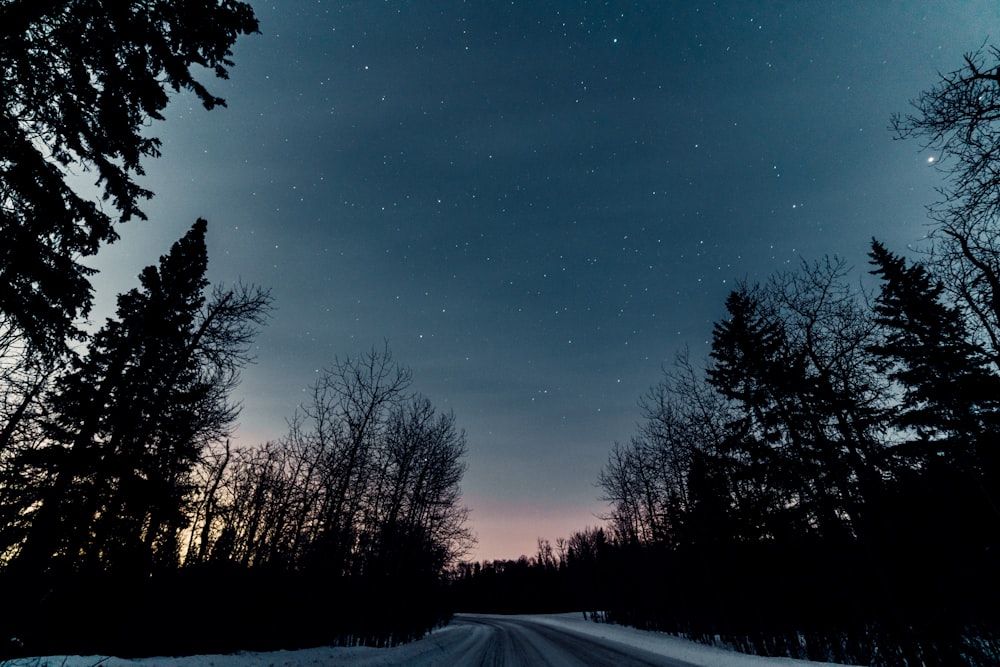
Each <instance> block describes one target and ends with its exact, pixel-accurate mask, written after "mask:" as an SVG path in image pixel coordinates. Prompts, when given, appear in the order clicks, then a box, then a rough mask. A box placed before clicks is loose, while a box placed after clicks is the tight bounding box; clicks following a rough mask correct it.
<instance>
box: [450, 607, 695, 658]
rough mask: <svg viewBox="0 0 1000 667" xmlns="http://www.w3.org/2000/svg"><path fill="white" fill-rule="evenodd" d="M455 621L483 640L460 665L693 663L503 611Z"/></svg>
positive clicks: (457, 618)
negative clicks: (499, 614)
mask: <svg viewBox="0 0 1000 667" xmlns="http://www.w3.org/2000/svg"><path fill="white" fill-rule="evenodd" d="M453 625H455V626H457V627H461V626H463V625H465V626H471V629H472V630H473V634H474V635H478V641H477V642H476V643H475V644H473V645H472V646H470V647H469V648H468V651H467V652H466V653H464V654H463V655H460V656H458V655H456V656H455V658H456V661H455V663H453V664H456V665H483V666H484V667H487V666H488V667H522V666H528V665H553V666H556V665H558V666H565V667H596V666H598V665H607V666H608V667H613V666H621V667H638V666H640V665H656V666H658V667H692V665H693V663H690V662H683V661H681V660H677V659H674V658H668V657H664V656H660V655H656V654H654V653H650V652H648V651H645V650H642V649H640V648H635V647H633V646H628V645H626V644H621V643H618V642H612V641H608V640H606V639H601V638H598V637H588V636H586V635H582V634H577V633H575V632H571V631H569V630H567V629H565V628H561V627H558V626H552V625H549V624H547V623H543V622H540V621H539V620H537V619H533V618H530V617H529V618H523V617H522V618H518V617H504V616H462V615H460V616H456V617H455V620H454V622H453Z"/></svg>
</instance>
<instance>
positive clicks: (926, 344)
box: [870, 240, 1000, 514]
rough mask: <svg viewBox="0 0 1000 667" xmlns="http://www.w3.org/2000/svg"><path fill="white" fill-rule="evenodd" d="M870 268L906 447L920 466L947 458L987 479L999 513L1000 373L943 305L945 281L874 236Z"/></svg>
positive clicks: (880, 348) (881, 347)
mask: <svg viewBox="0 0 1000 667" xmlns="http://www.w3.org/2000/svg"><path fill="white" fill-rule="evenodd" d="M871 248H872V249H871V253H870V257H871V263H872V265H873V267H874V268H873V269H872V271H871V272H872V273H873V274H874V275H876V276H879V278H881V292H880V294H879V296H878V298H877V300H876V302H875V313H876V315H877V321H878V323H879V324H880V325H881V326H882V327H883V330H884V335H883V337H882V340H881V341H879V342H878V343H877V344H875V345H872V346H871V348H870V349H871V350H872V352H874V354H876V355H877V356H878V357H879V358H880V359H881V360H882V361H883V371H884V372H886V373H888V375H889V377H890V378H892V379H893V380H895V381H896V382H898V383H899V385H900V387H901V389H902V399H901V405H900V409H899V410H898V412H897V413H896V415H895V417H894V418H893V423H894V424H895V425H896V426H898V427H900V428H902V429H906V430H909V431H912V432H915V435H916V441H915V442H913V443H911V444H910V446H908V447H907V448H906V449H907V452H908V454H909V456H910V457H912V459H913V461H914V462H915V463H916V464H917V465H926V464H927V463H928V462H930V461H931V460H933V459H935V458H940V457H943V458H944V459H945V460H947V462H948V464H949V465H953V466H955V467H956V468H957V469H958V470H962V471H964V472H966V473H972V474H973V475H974V476H975V477H977V478H983V479H984V481H981V482H980V484H981V485H982V489H983V493H984V496H985V498H986V499H987V501H988V502H989V504H990V506H991V507H992V508H993V511H994V512H996V513H998V514H1000V509H998V505H997V500H996V498H994V492H995V489H996V483H997V482H998V481H1000V467H998V465H997V463H998V457H997V455H996V453H995V452H994V450H995V443H996V439H997V436H998V435H1000V376H998V375H997V373H996V372H995V370H994V368H993V366H992V364H991V362H990V359H989V356H988V354H987V352H986V351H985V350H984V349H983V348H982V347H981V346H980V345H979V344H977V343H976V342H975V341H974V339H973V337H972V336H971V335H970V333H969V331H968V328H967V326H966V320H964V319H963V317H962V315H961V312H960V310H959V309H958V308H957V307H955V306H950V305H947V304H946V303H944V300H943V299H944V293H945V287H944V285H943V284H942V283H941V282H940V281H937V280H935V279H934V278H933V277H932V276H931V274H930V273H929V272H928V271H927V269H926V268H925V267H924V266H923V265H921V264H919V263H917V264H910V265H907V263H906V260H904V259H903V258H902V257H900V256H898V255H896V254H894V253H892V252H890V251H888V250H887V249H886V248H885V246H884V245H882V244H881V243H879V242H878V241H874V240H873V241H872V246H871Z"/></svg>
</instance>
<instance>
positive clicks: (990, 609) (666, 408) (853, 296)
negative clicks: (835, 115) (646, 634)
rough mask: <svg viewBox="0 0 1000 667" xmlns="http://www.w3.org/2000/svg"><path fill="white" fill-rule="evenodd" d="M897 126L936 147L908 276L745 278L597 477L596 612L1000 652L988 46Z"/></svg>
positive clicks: (898, 263) (762, 634) (797, 651)
mask: <svg viewBox="0 0 1000 667" xmlns="http://www.w3.org/2000/svg"><path fill="white" fill-rule="evenodd" d="M989 58H990V59H991V61H993V62H992V64H990V65H988V66H987V65H985V64H984V62H985V57H984V55H983V54H982V53H977V54H973V55H970V56H967V58H966V66H965V67H964V68H963V69H961V70H959V71H956V72H954V73H951V74H946V75H944V76H943V77H942V81H941V83H940V84H939V86H937V87H936V88H934V89H932V90H931V91H929V92H926V93H924V94H922V95H921V97H920V98H918V100H917V101H915V102H914V108H915V109H916V113H915V114H913V115H910V116H906V117H896V118H894V119H893V126H894V128H895V130H896V132H897V134H898V135H899V136H921V137H924V138H926V139H927V140H928V143H929V145H930V146H931V147H933V148H936V149H938V150H940V151H941V154H942V159H941V160H940V161H939V162H938V165H939V166H940V168H942V169H944V170H946V171H947V172H948V173H949V175H950V176H951V180H950V182H949V185H948V187H946V188H943V189H942V194H943V200H942V201H941V202H939V203H937V204H936V205H934V206H932V207H931V213H932V220H933V227H932V230H931V235H930V236H931V241H932V242H931V245H930V246H929V248H928V253H927V254H926V255H925V261H924V262H908V261H907V260H906V259H904V258H903V257H900V256H898V255H895V254H893V253H892V252H890V251H889V250H887V249H886V248H885V246H884V245H882V244H881V243H879V242H878V241H873V243H872V247H871V253H870V258H871V263H872V266H873V269H872V271H871V273H872V274H873V275H875V276H877V277H878V279H879V285H878V289H877V290H876V292H875V293H874V294H870V293H867V292H865V291H863V290H861V289H859V288H853V287H851V286H850V284H849V283H848V282H847V281H846V277H847V275H848V270H847V267H846V266H845V265H844V264H843V262H840V261H838V260H827V261H824V262H820V263H816V264H812V265H808V264H803V266H802V268H801V269H800V270H799V271H798V272H794V273H788V274H780V275H777V276H775V277H774V278H772V279H771V280H769V281H768V282H766V283H765V284H762V285H742V286H740V287H739V288H738V289H736V290H734V291H733V292H732V293H731V294H730V296H729V298H728V299H727V301H726V304H725V306H726V311H727V315H726V317H725V318H724V319H723V320H722V321H720V322H718V323H717V324H716V325H715V329H714V332H713V339H712V349H711V360H710V361H709V363H708V364H707V366H706V368H705V370H704V372H703V374H700V373H698V372H695V371H693V370H692V368H691V366H690V364H689V363H688V362H687V360H686V359H682V360H681V362H680V363H679V366H678V369H677V370H673V371H670V372H668V373H667V374H666V375H665V378H664V381H663V382H662V383H661V384H660V385H658V386H657V387H655V388H654V389H653V390H652V391H651V392H650V393H649V394H648V396H650V397H654V398H655V400H649V398H644V399H643V401H642V402H641V406H642V408H643V411H644V417H645V421H644V422H643V424H642V425H640V428H639V434H638V435H637V436H636V437H634V438H633V439H632V440H631V441H630V442H629V444H628V445H627V446H622V445H620V444H617V445H616V446H615V448H614V449H613V450H612V452H611V454H610V456H609V459H608V463H607V465H606V467H605V469H604V471H603V472H602V474H601V476H600V480H599V481H600V484H601V486H602V488H603V490H604V492H605V498H606V499H607V500H608V501H609V502H610V503H611V510H610V513H609V515H608V519H609V521H610V527H611V530H612V534H613V535H614V537H615V539H614V542H613V544H612V547H611V549H610V550H608V551H607V552H606V556H605V559H606V560H608V562H609V563H612V564H613V565H612V566H611V567H608V568H606V569H605V570H604V572H605V573H607V574H608V576H609V577H610V580H609V581H610V582H611V584H612V585H613V588H614V590H617V591H620V595H618V596H616V597H614V598H613V599H612V603H611V605H610V606H609V607H608V609H609V610H610V618H611V619H612V620H618V621H621V622H627V623H632V624H635V625H639V626H643V627H656V628H661V629H665V630H668V631H671V632H675V633H678V634H684V635H686V636H689V637H693V638H695V639H700V640H703V641H710V642H711V641H719V640H721V641H723V642H726V643H728V644H730V645H732V646H734V647H737V648H739V649H741V650H746V651H751V652H756V653H762V654H767V655H791V656H798V657H804V658H811V659H817V660H833V661H838V662H850V663H863V664H873V665H909V666H916V665H929V664H942V665H952V664H972V665H991V664H996V662H997V660H998V659H1000V614H998V613H997V610H996V604H995V601H996V599H998V597H1000V577H998V576H997V572H1000V556H998V554H1000V510H998V494H1000V491H998V490H1000V454H998V453H997V451H998V450H997V446H996V445H997V443H998V441H1000V421H998V412H1000V372H998V369H1000V364H998V361H1000V355H998V353H997V350H1000V344H998V340H1000V334H998V331H1000V325H998V322H1000V305H998V304H1000V277H998V276H1000V246H997V244H996V239H997V238H998V234H997V231H998V230H997V229H996V219H997V215H996V214H997V212H998V211H1000V179H998V178H997V176H996V174H997V173H998V170H1000V169H998V167H1000V165H998V163H997V158H996V156H997V154H998V151H997V148H998V146H1000V130H998V127H997V120H996V119H997V117H998V116H997V113H996V111H997V109H998V108H1000V107H998V101H997V100H998V91H1000V65H998V64H997V63H998V61H1000V51H997V50H996V49H991V50H990V52H989Z"/></svg>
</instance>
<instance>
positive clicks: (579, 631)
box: [0, 613, 831, 667]
mask: <svg viewBox="0 0 1000 667" xmlns="http://www.w3.org/2000/svg"><path fill="white" fill-rule="evenodd" d="M463 619H468V620H473V621H475V622H474V623H466V622H463ZM491 619H497V620H498V621H503V620H513V619H516V620H517V621H518V622H519V623H533V624H539V625H544V626H549V627H552V628H556V629H559V630H562V631H564V632H568V633H570V634H576V635H583V636H586V637H588V638H590V639H592V640H597V641H599V642H600V643H601V644H604V645H609V646H614V647H616V648H621V647H623V646H627V647H633V648H636V649H641V650H644V651H648V652H650V653H654V654H656V655H659V656H663V657H666V658H672V659H675V660H680V661H683V662H686V663H689V664H691V665H698V666H704V667H810V666H811V667H819V666H820V665H829V664H831V663H818V662H809V661H805V660H792V659H789V658H762V657H758V656H749V655H744V654H741V653H734V652H732V651H727V650H725V649H721V648H717V647H712V646H705V645H703V644H698V643H696V642H692V641H688V640H685V639H680V638H677V637H673V636H671V635H667V634H663V633H658V632H648V631H644V630H637V629H635V628H627V627H623V626H619V625H610V624H605V623H594V622H592V621H588V620H585V619H584V617H583V614H582V613H573V614H546V615H531V616H512V617H497V616H487V615H478V614H477V615H473V614H469V615H459V616H457V617H456V619H455V622H454V623H452V624H451V625H448V626H446V627H444V628H441V629H439V630H436V631H434V632H432V633H430V634H429V635H427V636H426V637H424V638H423V639H421V640H419V641H416V642H412V643H409V644H404V645H402V646H396V647H393V648H368V647H352V648H345V647H338V648H330V647H324V648H313V649H304V650H298V651H273V652H266V653H249V652H247V653H236V654H232V655H199V656H188V657H181V658H167V657H156V658H142V659H136V660H124V659H121V658H114V657H106V656H47V657H38V658H22V659H18V660H11V661H8V662H3V663H0V667H94V666H97V665H100V666H101V667H135V666H146V667H154V666H155V667H310V666H314V665H329V666H331V667H390V666H397V665H398V666H402V665H407V666H410V667H430V666H431V665H441V664H445V665H449V667H462V665H468V664H477V663H475V662H470V661H469V659H468V657H466V656H472V655H478V653H477V649H478V648H479V647H481V646H482V645H483V644H485V643H487V642H489V641H490V637H491V635H492V634H493V632H494V630H493V629H492V628H491V626H489V625H488V624H489V622H490V620H491ZM463 657H466V658H465V660H464V661H463Z"/></svg>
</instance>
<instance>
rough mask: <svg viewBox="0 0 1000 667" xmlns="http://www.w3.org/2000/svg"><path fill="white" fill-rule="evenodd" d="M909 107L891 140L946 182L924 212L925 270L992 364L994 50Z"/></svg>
mask: <svg viewBox="0 0 1000 667" xmlns="http://www.w3.org/2000/svg"><path fill="white" fill-rule="evenodd" d="M911 105H912V107H913V110H914V111H913V112H911V113H910V114H906V115H902V114H897V115H895V116H893V119H892V128H893V129H894V131H895V133H896V136H897V137H898V138H911V137H916V138H920V139H922V140H923V141H924V142H925V145H926V146H927V147H928V148H930V149H933V150H935V151H937V152H938V153H939V155H940V159H939V160H937V162H936V163H935V164H936V166H937V168H938V169H941V170H943V171H944V172H945V173H947V174H948V175H949V183H948V184H947V185H946V186H944V187H942V188H941V189H940V190H939V192H940V193H941V199H940V200H939V201H938V202H936V203H935V204H933V205H932V206H931V207H930V212H931V217H932V219H933V220H934V221H935V223H936V225H935V227H934V228H933V229H932V234H931V236H932V238H933V239H934V240H935V243H934V246H933V251H932V259H931V264H932V265H933V267H934V269H935V270H936V271H937V272H938V274H939V276H940V277H941V279H942V280H943V283H944V286H945V290H947V291H948V292H949V293H950V294H951V295H952V297H953V298H954V299H955V301H956V303H958V304H961V307H962V310H963V315H964V316H965V317H967V318H968V320H969V322H970V323H971V324H973V325H974V328H973V329H972V333H974V334H975V335H976V336H977V338H979V339H981V342H982V343H984V344H985V347H986V349H988V350H989V353H990V358H991V361H992V363H993V364H994V365H995V366H997V365H1000V241H998V239H1000V233H998V231H1000V230H998V229H997V226H996V225H997V219H998V215H1000V162H998V160H1000V49H997V48H996V47H991V48H990V49H989V50H988V51H987V52H985V53H984V52H983V50H982V49H980V50H979V51H976V52H974V53H969V54H967V55H966V56H965V65H964V66H963V67H962V68H960V69H958V70H955V71H953V72H950V73H948V74H944V75H942V76H941V79H940V81H939V82H938V84H937V85H936V86H934V87H933V88H931V89H930V90H927V91H924V92H922V93H921V94H920V96H919V97H917V99H916V100H914V101H913V102H912V103H911Z"/></svg>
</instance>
